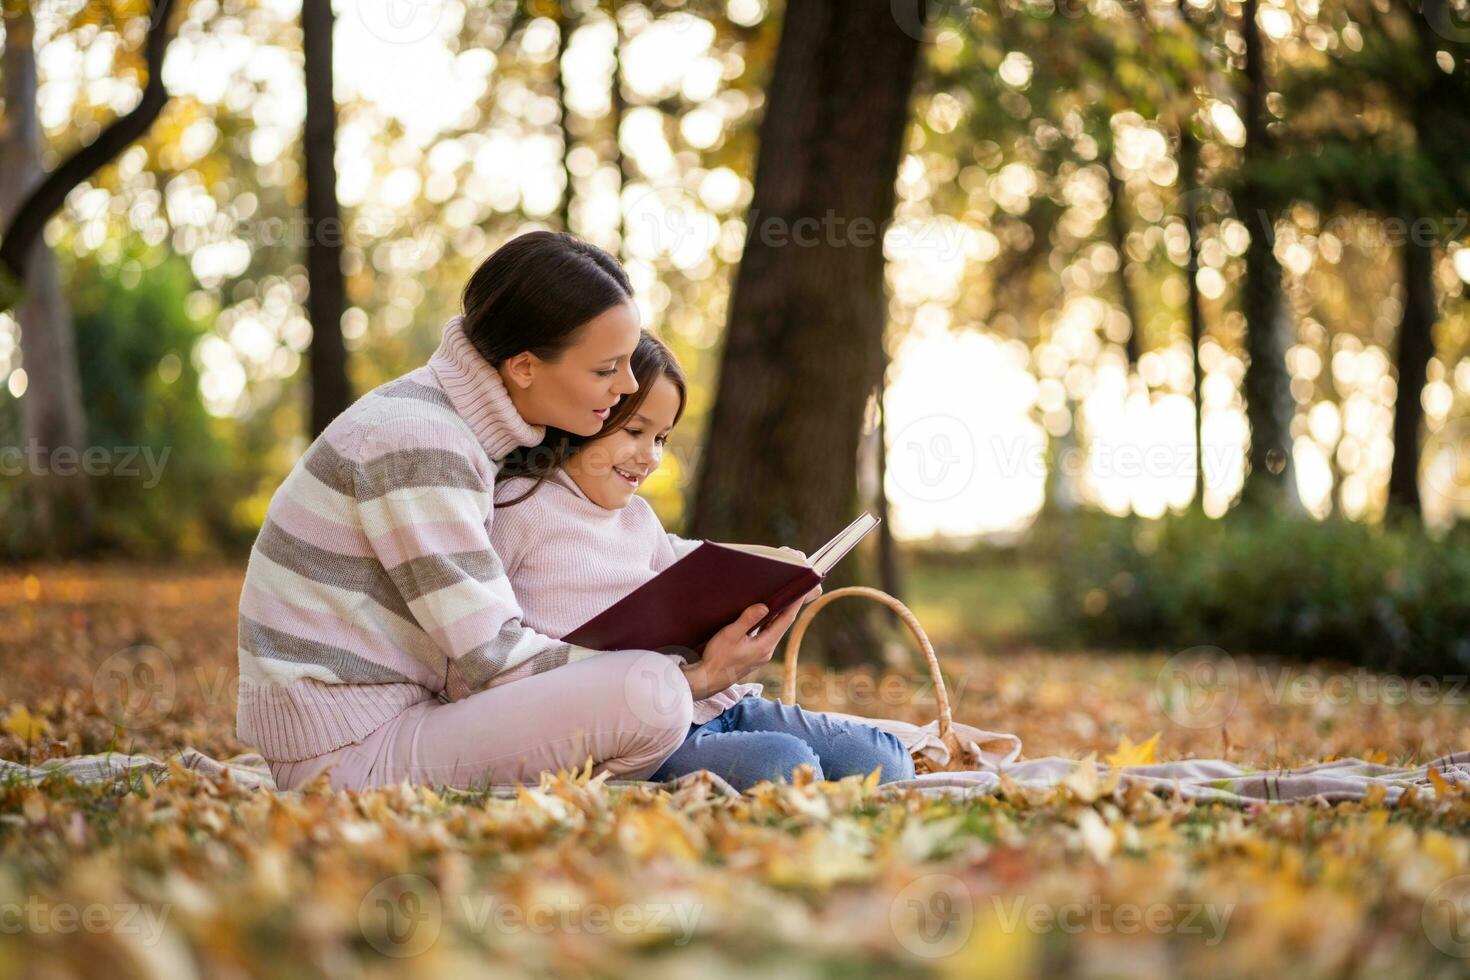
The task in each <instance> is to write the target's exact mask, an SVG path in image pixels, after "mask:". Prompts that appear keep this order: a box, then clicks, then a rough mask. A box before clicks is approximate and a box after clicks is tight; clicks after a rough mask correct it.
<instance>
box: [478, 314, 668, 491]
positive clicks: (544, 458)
mask: <svg viewBox="0 0 1470 980" xmlns="http://www.w3.org/2000/svg"><path fill="white" fill-rule="evenodd" d="M628 366H629V368H631V369H632V371H633V377H634V378H635V379H636V380H637V381H638V390H637V391H635V392H633V393H631V394H628V395H624V396H623V397H622V399H621V400H620V401H619V402H618V403H617V405H615V406H614V407H613V410H612V413H611V414H609V415H608V417H607V421H606V422H604V423H602V428H601V429H599V430H597V434H596V435H592V436H579V435H577V434H575V433H572V432H563V431H562V430H561V429H552V428H550V427H548V428H547V430H546V437H545V438H544V439H542V440H541V442H540V443H539V444H538V445H535V446H529V447H526V448H522V449H516V450H514V451H512V452H511V454H510V455H509V456H507V457H506V458H505V461H504V462H503V463H502V464H501V466H500V470H499V472H498V473H496V476H495V479H496V480H497V481H500V480H508V479H510V478H511V477H513V476H534V477H535V478H536V482H535V483H534V484H532V485H531V487H530V488H529V489H527V490H526V492H525V493H523V494H521V495H520V496H519V497H516V498H515V499H514V500H507V501H506V502H505V503H497V504H496V505H495V506H496V507H510V506H513V505H515V504H518V503H520V502H521V501H522V500H525V499H526V498H527V497H529V496H531V494H533V493H535V492H536V491H537V490H539V489H540V488H541V484H543V483H545V482H546V478H547V477H549V476H550V475H551V474H552V471H554V470H555V469H556V468H557V467H558V466H561V465H562V464H563V463H565V462H566V461H567V460H568V459H570V458H571V457H573V456H575V455H576V454H577V452H578V451H579V450H580V449H581V448H582V447H583V446H585V445H587V444H588V443H590V442H595V441H596V440H598V439H601V438H603V437H604V436H608V435H611V434H612V433H614V432H617V431H618V430H619V429H621V428H623V427H624V426H626V425H627V424H628V421H629V420H630V419H632V417H633V416H634V415H637V414H638V410H639V409H640V408H642V407H643V402H644V401H645V400H646V399H647V398H648V393H649V392H650V391H652V390H653V386H654V383H655V382H657V381H658V379H659V378H668V379H669V380H670V381H671V382H673V385H674V387H675V388H677V389H678V391H679V408H678V410H677V411H675V412H674V425H678V424H679V419H681V418H683V416H684V405H685V403H686V402H687V401H688V399H689V383H688V381H687V380H686V379H685V377H684V369H683V368H681V367H680V366H679V361H678V359H677V358H675V357H674V352H673V351H671V350H669V348H668V347H667V346H666V345H665V344H664V342H663V341H661V340H659V339H658V338H657V337H655V336H654V335H653V334H651V333H649V332H648V331H647V330H645V331H643V332H642V334H641V335H640V336H639V338H638V346H637V348H635V349H634V351H633V357H632V359H631V362H630V363H629V365H628Z"/></svg>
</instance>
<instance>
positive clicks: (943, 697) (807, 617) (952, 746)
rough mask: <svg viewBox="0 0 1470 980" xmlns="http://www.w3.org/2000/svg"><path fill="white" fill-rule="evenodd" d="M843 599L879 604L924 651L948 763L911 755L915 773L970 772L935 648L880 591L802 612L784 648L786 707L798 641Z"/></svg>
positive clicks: (830, 596) (860, 590) (858, 589)
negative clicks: (821, 614)
mask: <svg viewBox="0 0 1470 980" xmlns="http://www.w3.org/2000/svg"><path fill="white" fill-rule="evenodd" d="M843 596H863V597H865V598H868V599H872V600H874V601H876V602H880V603H882V604H883V605H885V606H887V607H888V608H889V609H891V610H893V611H894V612H895V613H897V614H898V618H899V619H901V620H903V623H904V625H905V626H907V627H908V628H909V632H910V633H912V634H913V635H914V639H915V640H917V641H918V644H919V649H920V650H922V651H924V658H925V660H927V661H928V663H929V676H930V677H932V678H933V680H934V701H935V704H936V705H937V706H938V708H939V738H940V741H942V742H943V743H944V744H945V746H946V747H947V748H948V749H949V762H948V764H946V765H944V766H938V765H936V764H935V763H934V762H932V761H931V760H930V759H929V758H928V757H927V756H924V755H920V754H917V753H916V754H915V755H914V768H915V770H916V771H918V772H934V771H937V770H955V769H969V768H971V767H972V766H973V765H974V760H973V759H972V758H971V755H972V753H970V752H969V751H968V750H967V749H966V748H965V747H964V746H962V745H961V744H960V740H959V736H957V735H956V734H955V732H954V718H953V716H952V715H951V713H950V708H949V692H948V691H947V690H946V689H945V686H944V675H943V674H942V673H941V672H940V669H939V657H938V656H936V655H935V653H934V644H933V643H930V642H929V637H928V636H927V635H926V634H925V633H924V627H922V626H920V625H919V620H918V617H916V616H915V615H914V614H913V612H912V611H911V610H910V609H909V607H908V606H905V605H904V604H903V603H902V602H899V601H898V600H897V599H895V598H894V597H893V596H891V595H889V594H888V593H887V592H884V591H882V590H881V589H871V588H868V587H867V586H863V585H855V586H850V587H848V588H844V589H836V590H834V591H832V592H827V593H824V594H823V595H821V596H819V597H817V598H816V599H814V600H813V601H812V602H811V603H810V604H809V605H808V606H807V607H806V608H805V609H803V610H802V612H801V615H800V616H798V617H797V619H796V623H795V624H794V625H793V626H792V627H791V641H790V643H789V644H788V645H787V647H786V673H785V679H784V681H783V683H782V685H781V700H782V701H784V702H786V703H787V704H792V705H794V704H796V661H797V656H798V655H799V653H800V650H801V638H802V637H803V636H804V635H805V634H806V628H807V626H809V625H810V624H811V621H812V617H813V616H815V615H816V614H817V613H818V612H819V611H820V610H821V609H822V607H823V606H825V605H827V604H828V603H830V602H832V601H833V600H835V599H841V598H842V597H843Z"/></svg>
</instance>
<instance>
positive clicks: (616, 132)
mask: <svg viewBox="0 0 1470 980" xmlns="http://www.w3.org/2000/svg"><path fill="white" fill-rule="evenodd" d="M621 6H622V4H621V2H620V0H611V4H610V8H609V9H610V11H611V16H612V22H613V72H612V139H613V163H614V165H615V166H616V167H617V168H618V229H617V231H618V249H617V254H618V257H619V258H624V257H626V255H627V249H626V237H627V230H628V221H627V216H626V215H625V214H624V213H623V191H625V190H627V188H628V160H627V157H626V156H625V155H624V154H623V117H624V116H625V115H627V113H628V100H627V97H626V96H625V95H624V94H623V23H622V21H620V20H618V11H619V9H620V8H621Z"/></svg>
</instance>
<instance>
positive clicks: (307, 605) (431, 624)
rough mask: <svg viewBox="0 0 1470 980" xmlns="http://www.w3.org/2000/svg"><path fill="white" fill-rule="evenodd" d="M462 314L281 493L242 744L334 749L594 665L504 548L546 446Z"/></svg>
mask: <svg viewBox="0 0 1470 980" xmlns="http://www.w3.org/2000/svg"><path fill="white" fill-rule="evenodd" d="M544 431H545V430H544V429H543V428H542V427H540V426H534V425H529V424H528V423H526V422H525V420H524V419H522V418H521V416H520V414H519V412H517V411H516V408H515V406H514V404H513V403H512V402H511V399H510V395H509V393H508V392H507V391H506V389H505V384H504V382H503V381H502V380H501V378H500V373H499V372H498V371H497V370H496V369H495V368H494V367H492V366H491V365H490V363H489V362H488V361H486V360H485V359H484V358H483V357H482V356H481V355H480V354H479V352H478V351H476V350H475V348H474V347H473V345H472V344H471V343H470V341H469V338H468V337H467V336H466V335H465V333H464V329H463V324H462V322H461V319H460V318H459V317H455V318H453V319H451V320H450V321H449V323H448V324H447V325H446V326H445V329H444V336H443V340H442V342H441V343H440V345H439V348H438V350H436V351H435V352H434V355H433V356H432V357H431V358H430V359H429V362H428V363H427V364H426V365H424V366H423V367H420V368H418V369H416V370H414V371H410V372H409V373H408V374H406V375H403V376H402V377H400V378H397V379H396V380H393V381H390V382H388V383H386V384H384V385H381V386H379V387H378V388H375V389H374V390H372V391H370V392H368V393H367V394H366V395H364V396H363V397H362V398H360V399H358V400H357V401H356V402H354V403H353V404H352V405H351V406H350V407H349V408H348V409H347V410H346V411H345V412H343V413H342V414H341V415H339V416H338V417H337V418H336V419H334V420H333V421H332V423H331V424H330V425H329V426H328V427H327V429H326V431H324V432H323V433H322V434H321V435H320V436H319V437H318V438H317V439H316V440H315V441H314V442H313V443H312V444H311V446H310V447H309V448H308V449H307V451H306V452H305V454H303V456H302V457H301V459H300V460H298V461H297V463H296V465H295V467H294V468H293V469H292V470H291V473H290V474H289V475H288V476H287V477H286V479H285V481H284V482H283V483H282V484H281V486H280V487H279V488H278V489H277V490H276V493H275V495H274V496H273V497H272V498H271V502H270V505H269V508H268V509H267V511H266V518H265V522H264V524H263V525H262V527H261V529H260V534H259V536H258V537H257V538H256V541H255V544H254V547H252V549H251V551H250V560H249V564H248V566H247V568H246V572H245V583H244V588H243V591H242V593H241V596H240V625H239V643H238V647H239V663H240V690H239V704H238V712H237V716H236V732H237V734H238V735H239V737H240V738H241V739H242V740H243V741H245V742H248V743H250V744H253V745H254V746H255V747H256V748H258V749H259V750H260V752H261V754H262V755H263V756H264V757H265V758H267V759H269V760H271V761H276V762H296V761H300V760H302V759H308V758H311V757H313V756H317V755H321V754H323V753H326V752H330V751H332V750H334V749H337V748H340V747H342V746H344V745H347V744H350V743H352V742H356V741H359V740H361V739H363V738H365V737H366V736H367V735H369V734H371V733H372V732H373V731H375V730H376V729H377V728H378V727H379V726H381V725H383V724H384V723H386V722H387V721H389V720H390V719H392V718H393V717H394V716H396V715H398V714H399V713H400V712H402V711H403V710H404V709H406V708H408V707H410V706H412V705H414V704H417V703H420V702H422V701H426V700H429V699H431V698H438V699H439V700H440V701H444V702H448V701H454V700H459V699H461V698H463V697H465V696H467V695H469V694H471V693H473V692H475V691H478V690H480V689H482V688H484V687H485V686H486V685H487V683H488V682H489V681H490V680H491V679H492V678H494V677H496V675H498V674H501V673H502V672H505V671H511V670H515V671H517V672H518V673H540V672H543V671H547V670H551V669H553V668H556V667H560V666H562V665H564V664H567V663H571V662H574V661H577V660H581V659H583V658H585V657H588V656H592V655H594V654H595V653H597V652H598V651H593V650H587V649H584V648H581V647H576V646H573V645H570V644H567V643H563V642H561V641H560V640H556V639H552V638H551V637H548V636H545V635H543V634H541V633H538V632H536V631H535V630H533V629H531V628H530V627H528V626H526V625H524V624H523V623H522V612H521V607H520V606H519V604H518V602H517V599H516V596H515V594H514V592H513V591H512V589H511V587H510V583H509V581H508V580H507V578H506V576H505V572H504V569H503V567H502V565H501V562H500V560H499V558H498V557H497V556H496V553H495V551H494V548H493V546H492V544H491V542H490V536H489V535H490V525H491V518H492V513H493V509H494V508H493V502H494V487H495V473H496V470H497V468H498V465H499V461H500V460H502V459H503V458H504V457H505V456H506V455H507V454H508V453H509V452H510V451H511V450H512V449H514V448H516V447H517V446H526V445H535V444H536V443H537V442H539V441H540V440H541V437H542V435H543V434H544Z"/></svg>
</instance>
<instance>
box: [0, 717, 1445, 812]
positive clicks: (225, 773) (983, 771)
mask: <svg viewBox="0 0 1470 980" xmlns="http://www.w3.org/2000/svg"><path fill="white" fill-rule="evenodd" d="M829 714H832V715H833V716H834V717H837V718H841V719H847V720H855V721H861V722H865V723H867V724H870V725H874V726H876V727H878V728H881V729H883V730H884V731H889V732H892V733H893V734H894V735H897V736H898V738H899V739H900V741H902V742H903V743H904V745H905V746H906V747H907V748H908V749H909V751H910V752H912V753H914V754H915V755H916V756H924V757H926V758H928V759H930V760H932V761H933V762H936V763H938V764H940V765H943V764H946V763H947V762H948V761H949V749H948V747H947V746H945V744H944V743H943V742H942V741H941V740H940V738H939V729H938V722H930V723H929V724H927V725H922V726H920V725H913V724H910V723H908V722H900V721H889V720H886V719H881V718H862V717H859V716H856V715H846V714H840V713H838V712H829ZM954 730H955V733H956V734H957V735H958V736H959V737H960V739H961V742H962V743H963V744H965V745H966V746H967V748H969V749H970V752H971V755H972V756H973V757H974V758H977V759H978V760H979V762H978V764H977V765H976V767H975V768H974V769H970V770H965V771H960V772H930V773H923V774H921V775H919V776H916V777H915V778H913V779H905V780H899V781H896V782H892V783H887V784H885V785H884V787H883V789H884V792H885V793H902V792H904V791H907V790H918V791H919V792H920V793H922V794H923V795H925V796H951V797H958V798H966V797H971V796H984V795H990V794H993V793H995V792H997V791H998V790H1000V789H1001V788H1002V786H1003V785H1005V784H1006V783H1007V782H1008V783H1011V784H1014V785H1016V786H1020V787H1022V788H1023V789H1048V788H1053V787H1056V786H1059V785H1061V784H1063V783H1067V782H1070V784H1071V785H1079V780H1081V779H1095V780H1096V782H1095V784H1094V785H1098V786H1105V785H1107V782H1108V781H1109V780H1112V779H1116V780H1117V781H1118V785H1125V786H1126V785H1129V784H1140V785H1143V786H1146V787H1147V788H1148V789H1150V790H1151V791H1154V792H1159V793H1164V794H1168V795H1174V794H1178V795H1180V796H1182V797H1184V798H1185V799H1191V800H1200V801H1206V802H1213V801H1218V802H1222V803H1233V804H1238V805H1245V804H1250V803H1258V802H1266V803H1291V802H1298V801H1314V800H1321V801H1324V802H1328V803H1336V802H1341V801H1346V800H1361V799H1363V798H1364V797H1365V796H1367V795H1368V794H1369V793H1370V791H1372V788H1373V787H1375V786H1380V787H1382V790H1383V794H1384V795H1383V799H1384V801H1385V802H1387V803H1395V802H1397V801H1398V799H1399V798H1400V797H1401V796H1402V795H1403V794H1404V792H1406V791H1407V790H1408V789H1409V788H1410V787H1413V788H1414V789H1415V791H1416V792H1418V793H1419V794H1421V795H1427V796H1433V795H1434V793H1435V785H1434V783H1435V779H1434V778H1432V777H1431V776H1430V770H1431V769H1433V770H1435V771H1436V776H1438V778H1439V781H1440V782H1441V783H1449V784H1462V783H1470V752H1457V753H1454V754H1452V755H1446V756H1442V757H1440V758H1438V759H1435V760H1433V761H1431V762H1429V763H1427V764H1426V765H1422V766H1388V765H1380V764H1378V763H1373V762H1367V761H1364V760H1362V759H1336V760H1333V761H1331V762H1321V763H1317V764H1314V765H1309V766H1302V767H1300V768H1296V769H1273V770H1253V769H1250V768H1248V767H1245V766H1241V765H1237V764H1235V763H1233V762H1226V761H1224V760H1222V759H1185V760H1180V761H1177V762H1160V763H1155V764H1152V765H1141V766H1116V767H1115V766H1109V765H1107V764H1105V763H1101V762H1097V761H1093V760H1084V761H1080V762H1079V761H1078V760H1076V759H1065V758H1059V757H1050V758H1042V759H1025V760H1023V759H1021V757H1020V756H1021V740H1020V739H1019V738H1017V737H1016V736H1015V735H1011V734H1007V733H1005V732H990V731H985V730H984V729H978V728H974V727H973V726H970V725H961V724H958V723H956V724H955V726H954ZM171 764H175V765H178V766H182V767H183V768H185V769H189V770H193V771H194V772H197V773H200V774H202V775H205V776H211V777H214V778H225V777H228V778H229V779H231V780H233V781H234V782H236V783H238V784H240V785H244V786H250V787H255V788H259V789H267V790H273V791H274V790H276V785H275V780H274V779H273V778H272V777H271V772H270V767H269V766H268V765H267V763H266V761H265V759H263V758H262V757H261V756H259V755H257V754H254V753H251V754H247V755H237V756H234V757H232V758H229V759H224V760H218V759H213V758H210V757H209V756H207V755H205V754H203V753H202V752H199V751H197V750H195V749H193V748H185V749H184V750H183V751H181V752H178V753H176V754H175V755H173V756H171V757H170V758H169V759H159V758H156V757H153V756H147V755H124V754H121V753H101V754H96V755H80V756H70V757H66V758H60V759H50V760H47V761H45V762H42V763H40V764H38V765H35V766H25V765H22V764H20V763H18V762H11V761H7V760H3V759H0V779H6V780H10V779H42V778H45V777H47V776H55V775H57V774H60V775H62V776H64V777H65V778H68V779H72V780H75V781H76V782H79V783H92V782H101V781H107V780H113V779H118V778H120V777H128V776H136V775H140V774H142V773H148V774H149V775H151V776H152V777H153V779H154V780H155V781H158V782H162V781H163V780H165V779H167V778H168V777H169V775H170V774H171ZM1089 768H1092V769H1094V770H1095V772H1091V773H1089V772H1088V771H1087V770H1088V769H1089ZM700 780H708V781H709V783H710V784H711V786H712V787H713V789H714V790H715V791H716V792H718V793H721V794H724V795H728V796H739V795H740V794H739V792H738V791H736V790H735V789H734V788H733V787H731V786H730V784H729V783H727V782H726V781H725V780H723V779H721V778H720V777H719V776H718V775H717V774H715V773H711V772H696V773H690V774H688V775H686V776H683V777H681V778H680V779H679V780H678V781H677V782H676V783H675V787H676V789H677V788H682V787H683V786H685V785H687V784H690V783H693V782H696V781H700ZM606 785H608V786H634V785H640V786H659V785H664V786H665V787H667V784H658V783H652V782H649V781H646V780H608V781H607V783H606ZM489 791H490V792H491V794H492V795H495V796H508V797H514V796H515V794H516V786H515V785H514V784H503V785H495V786H491V787H489Z"/></svg>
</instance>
